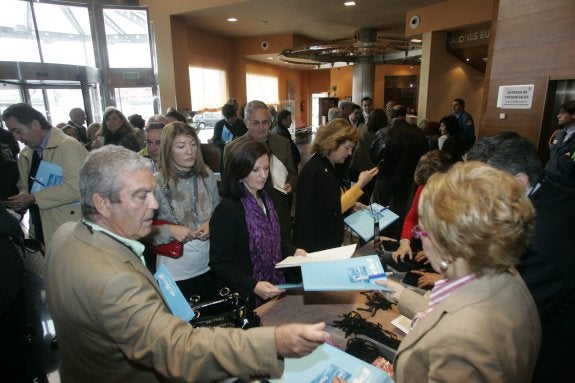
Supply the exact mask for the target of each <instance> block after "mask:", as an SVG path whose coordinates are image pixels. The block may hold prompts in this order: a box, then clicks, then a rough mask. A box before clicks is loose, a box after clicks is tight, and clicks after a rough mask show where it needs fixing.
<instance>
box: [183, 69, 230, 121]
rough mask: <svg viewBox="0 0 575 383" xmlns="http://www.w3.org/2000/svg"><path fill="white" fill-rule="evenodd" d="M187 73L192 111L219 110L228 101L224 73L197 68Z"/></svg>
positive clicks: (222, 71) (218, 70) (217, 70)
mask: <svg viewBox="0 0 575 383" xmlns="http://www.w3.org/2000/svg"><path fill="white" fill-rule="evenodd" d="M189 71H190V93H191V95H192V109H193V110H195V111H203V110H205V109H210V110H212V111H214V110H216V109H217V110H219V109H221V107H222V105H224V104H225V103H226V101H227V99H228V83H227V80H226V71H224V70H220V69H209V68H199V67H190V69H189Z"/></svg>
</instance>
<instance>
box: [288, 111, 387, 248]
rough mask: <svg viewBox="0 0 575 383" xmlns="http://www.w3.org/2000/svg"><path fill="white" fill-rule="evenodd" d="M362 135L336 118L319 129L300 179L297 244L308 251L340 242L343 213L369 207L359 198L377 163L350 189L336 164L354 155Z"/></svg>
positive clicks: (295, 239)
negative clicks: (360, 201) (337, 169)
mask: <svg viewBox="0 0 575 383" xmlns="http://www.w3.org/2000/svg"><path fill="white" fill-rule="evenodd" d="M359 138H360V134H359V132H358V130H357V128H354V127H352V126H351V125H350V124H349V123H348V121H346V120H345V119H343V118H336V119H335V120H332V121H330V122H329V123H328V124H327V125H325V126H322V127H321V128H319V129H318V131H317V133H316V137H315V140H314V142H313V146H312V153H313V155H312V157H311V158H310V159H309V161H308V162H307V163H306V164H305V165H304V167H303V169H302V171H301V173H300V175H299V180H298V186H297V193H296V211H295V228H294V244H295V245H296V246H298V247H301V248H303V249H305V250H306V251H319V250H324V249H329V248H333V247H338V246H341V244H342V242H343V234H344V223H343V214H344V213H345V212H347V211H348V210H350V209H352V208H367V207H366V206H365V205H363V204H361V203H359V202H356V201H357V199H358V198H359V197H360V196H361V195H362V194H363V190H362V189H363V188H364V187H365V186H366V185H367V184H368V183H369V182H370V181H371V180H372V179H373V177H374V176H375V175H376V174H377V167H374V168H372V169H370V170H365V171H363V172H361V173H360V174H359V176H358V179H357V182H356V183H355V184H354V185H353V186H352V187H351V188H350V189H348V190H346V188H345V187H344V185H343V184H342V182H341V177H338V174H337V171H336V166H340V165H342V164H343V163H344V162H345V160H346V159H347V158H348V157H349V156H351V154H352V152H353V149H354V147H355V144H356V143H357V141H358V140H359Z"/></svg>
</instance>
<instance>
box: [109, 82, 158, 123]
mask: <svg viewBox="0 0 575 383" xmlns="http://www.w3.org/2000/svg"><path fill="white" fill-rule="evenodd" d="M114 93H115V95H116V107H117V108H118V109H119V110H121V111H122V113H123V114H124V116H126V117H129V116H131V115H132V114H140V115H141V116H142V118H143V119H144V120H148V118H150V117H151V116H153V115H154V94H153V92H152V88H151V87H142V88H116V89H115V90H114Z"/></svg>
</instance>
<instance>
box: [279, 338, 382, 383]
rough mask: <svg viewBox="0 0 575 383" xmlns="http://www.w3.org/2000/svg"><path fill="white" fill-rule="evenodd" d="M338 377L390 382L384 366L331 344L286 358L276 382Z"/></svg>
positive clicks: (359, 381) (361, 382) (371, 382)
mask: <svg viewBox="0 0 575 383" xmlns="http://www.w3.org/2000/svg"><path fill="white" fill-rule="evenodd" d="M335 377H339V378H341V379H344V380H346V381H348V382H350V383H351V382H354V383H391V382H393V380H392V379H391V378H390V376H389V375H388V374H387V373H386V372H385V371H383V370H380V369H379V368H377V367H374V366H372V365H371V364H369V363H366V362H364V361H363V360H361V359H358V358H356V357H354V356H352V355H349V354H347V353H345V352H343V351H341V350H338V349H337V348H335V347H333V346H330V345H328V344H323V345H321V346H319V347H318V348H316V349H315V351H314V352H312V353H311V354H309V355H307V356H304V357H303V358H286V359H285V368H284V373H283V375H282V377H281V378H280V379H272V380H271V382H273V383H302V382H312V383H320V382H322V383H323V382H326V383H331V382H332V380H333V378H335Z"/></svg>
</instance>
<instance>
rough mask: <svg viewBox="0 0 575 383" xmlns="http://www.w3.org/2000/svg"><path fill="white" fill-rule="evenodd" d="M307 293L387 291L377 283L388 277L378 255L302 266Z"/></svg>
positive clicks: (304, 286)
mask: <svg viewBox="0 0 575 383" xmlns="http://www.w3.org/2000/svg"><path fill="white" fill-rule="evenodd" d="M301 275H302V278H303V288H304V290H305V291H340V290H387V288H385V287H384V286H380V285H378V284H376V283H375V281H378V280H386V279H387V275H386V273H385V270H384V269H383V266H382V265H381V261H380V260H379V257H378V256H377V255H367V256H365V257H356V258H350V259H344V260H339V261H331V262H313V263H303V264H302V265H301Z"/></svg>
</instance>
